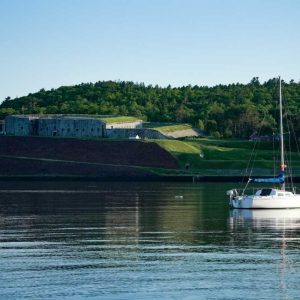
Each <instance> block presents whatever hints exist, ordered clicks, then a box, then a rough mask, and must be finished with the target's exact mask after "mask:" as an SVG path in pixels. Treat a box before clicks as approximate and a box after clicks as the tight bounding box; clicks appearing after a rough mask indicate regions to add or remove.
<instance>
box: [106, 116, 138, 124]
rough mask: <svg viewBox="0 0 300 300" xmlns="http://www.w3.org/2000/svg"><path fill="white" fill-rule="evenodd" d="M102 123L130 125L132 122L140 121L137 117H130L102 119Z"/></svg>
mask: <svg viewBox="0 0 300 300" xmlns="http://www.w3.org/2000/svg"><path fill="white" fill-rule="evenodd" d="M100 120H101V121H103V122H106V123H130V122H136V121H139V120H140V119H138V118H135V117H128V116H120V117H107V118H106V117H104V118H100Z"/></svg>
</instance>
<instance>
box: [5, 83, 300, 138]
mask: <svg viewBox="0 0 300 300" xmlns="http://www.w3.org/2000/svg"><path fill="white" fill-rule="evenodd" d="M283 94H284V99H285V104H287V105H286V107H288V108H289V110H290V111H291V112H292V115H291V119H290V127H292V126H293V127H294V128H295V130H296V132H297V133H300V84H299V83H296V82H294V81H290V82H289V83H284V84H283ZM277 101H278V80H277V79H275V78H274V79H270V80H268V81H266V82H264V83H260V82H259V80H258V78H253V79H252V80H251V82H250V83H249V84H239V83H237V84H229V85H217V86H214V87H207V86H197V85H196V86H190V85H189V86H183V87H171V86H168V87H165V88H162V87H159V86H151V85H148V86H146V85H144V84H143V83H139V84H136V83H133V82H124V81H118V82H114V81H99V82H96V83H82V84H79V85H75V86H62V87H59V88H57V89H52V90H49V91H46V90H44V89H42V90H40V91H39V92H37V93H32V94H29V95H28V96H24V97H20V98H16V99H11V98H10V97H7V98H6V99H5V100H4V101H3V103H2V104H1V105H0V117H1V118H4V117H5V116H6V115H8V114H13V113H24V114H33V113H42V114H57V113H59V114H97V115H111V116H120V115H121V116H133V117H136V118H138V119H143V120H147V121H150V122H176V123H189V124H191V125H192V126H194V127H196V128H199V129H205V130H206V131H207V132H208V133H209V134H211V135H213V136H214V137H240V138H248V137H249V135H251V134H252V133H253V132H254V131H259V130H261V134H265V133H272V132H273V131H275V132H276V129H275V125H276V120H277V119H278V116H277V104H276V103H277Z"/></svg>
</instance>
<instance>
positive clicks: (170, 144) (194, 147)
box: [153, 139, 300, 175]
mask: <svg viewBox="0 0 300 300" xmlns="http://www.w3.org/2000/svg"><path fill="white" fill-rule="evenodd" d="M153 142H156V143H157V144H159V145H160V146H161V147H163V148H164V149H166V150H167V151H169V152H170V153H171V154H172V155H173V156H174V157H175V158H176V159H177V160H178V162H179V165H180V168H181V170H182V172H185V173H187V172H189V173H197V174H200V175H244V174H245V171H246V168H247V167H248V169H253V175H271V174H273V173H274V169H275V172H277V171H278V170H279V153H278V151H275V152H274V151H273V149H272V148H273V147H272V144H268V143H262V144H261V145H259V147H257V150H256V151H254V152H252V149H253V146H254V143H253V142H250V141H243V140H216V139H190V140H185V141H178V140H153ZM251 156H252V160H251V162H250V164H249V160H250V157H251ZM273 157H275V158H276V160H275V162H274V159H273ZM291 157H292V161H293V165H292V166H293V171H294V174H295V175H300V157H299V155H298V154H297V153H294V152H292V154H291ZM187 165H188V166H189V169H188V170H186V167H187Z"/></svg>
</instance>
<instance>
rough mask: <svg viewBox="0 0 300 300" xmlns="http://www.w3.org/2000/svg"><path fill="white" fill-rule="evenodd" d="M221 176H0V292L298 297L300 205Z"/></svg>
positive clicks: (10, 296)
mask: <svg viewBox="0 0 300 300" xmlns="http://www.w3.org/2000/svg"><path fill="white" fill-rule="evenodd" d="M231 187H232V184H227V183H226V184H219V183H196V184H192V183H107V182H105V183H96V182H73V183H72V182H52V183H51V182H35V183H32V182H29V181H28V182H1V188H0V197H1V200H0V298H1V299H22V298H29V299H86V298H91V299H158V298H160V299H300V250H299V248H300V211H299V210H275V211H270V210H267V211H266V210H256V211H249V210H230V209H229V208H228V206H227V197H226V195H225V192H226V190H227V189H229V188H231Z"/></svg>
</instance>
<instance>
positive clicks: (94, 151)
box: [0, 136, 178, 179]
mask: <svg viewBox="0 0 300 300" xmlns="http://www.w3.org/2000/svg"><path fill="white" fill-rule="evenodd" d="M0 164H1V168H0V176H1V177H19V176H24V177H26V176H31V177H34V176H36V177H38V176H41V177H47V176H50V177H54V176H57V177H97V178H103V179H107V178H111V179H113V178H116V179H129V178H149V179H150V178H155V177H159V176H158V175H155V174H153V173H151V172H149V171H147V170H146V169H145V167H148V168H164V169H177V168H178V164H177V161H176V159H175V158H174V157H173V156H172V155H171V154H170V153H169V152H168V151H166V150H164V149H163V148H161V147H160V146H158V145H157V144H155V143H152V142H144V141H109V140H79V139H71V138H40V137H14V136H0Z"/></svg>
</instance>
